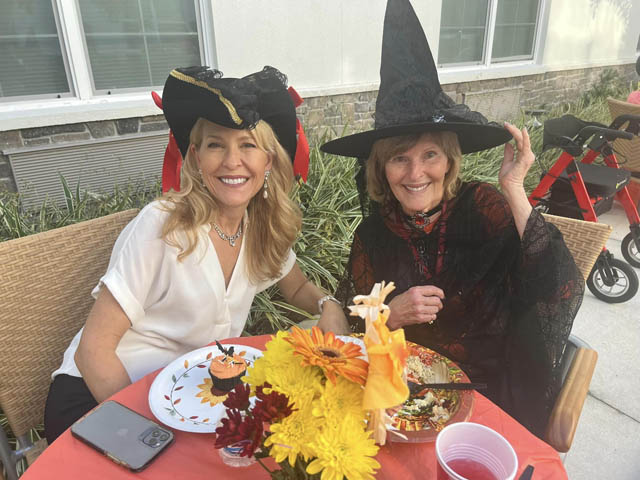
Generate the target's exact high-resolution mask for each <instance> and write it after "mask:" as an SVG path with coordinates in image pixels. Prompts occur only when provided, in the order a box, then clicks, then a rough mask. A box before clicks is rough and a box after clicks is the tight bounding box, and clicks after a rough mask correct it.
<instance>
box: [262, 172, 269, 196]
mask: <svg viewBox="0 0 640 480" xmlns="http://www.w3.org/2000/svg"><path fill="white" fill-rule="evenodd" d="M269 175H271V170H267V171H266V172H264V191H263V192H262V198H264V199H265V200H266V199H267V198H268V197H269V192H267V187H268V186H269V185H268V184H267V180H269Z"/></svg>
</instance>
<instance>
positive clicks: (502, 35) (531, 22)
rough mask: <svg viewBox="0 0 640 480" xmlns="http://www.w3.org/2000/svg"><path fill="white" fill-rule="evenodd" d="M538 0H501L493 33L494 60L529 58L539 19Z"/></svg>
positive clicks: (531, 54) (506, 60)
mask: <svg viewBox="0 0 640 480" xmlns="http://www.w3.org/2000/svg"><path fill="white" fill-rule="evenodd" d="M539 5H540V2H539V1H538V0H500V1H499V2H498V12H497V15H496V26H495V30H494V34H493V49H492V53H491V60H492V61H493V62H508V61H510V60H529V59H531V58H533V45H534V43H535V37H536V20H537V19H538V8H539Z"/></svg>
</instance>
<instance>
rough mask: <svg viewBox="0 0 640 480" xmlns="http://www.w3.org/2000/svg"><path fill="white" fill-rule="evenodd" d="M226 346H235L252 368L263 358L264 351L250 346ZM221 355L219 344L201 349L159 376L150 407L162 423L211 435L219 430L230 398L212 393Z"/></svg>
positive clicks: (153, 387) (227, 345)
mask: <svg viewBox="0 0 640 480" xmlns="http://www.w3.org/2000/svg"><path fill="white" fill-rule="evenodd" d="M224 347H225V348H228V347H234V350H235V352H236V353H237V354H239V355H242V356H243V357H244V358H245V359H246V360H247V361H248V363H249V366H251V365H253V362H254V361H255V360H256V359H257V358H259V357H261V356H262V352H261V351H260V350H258V349H256V348H253V347H248V346H246V345H230V344H225V345H224ZM243 352H244V354H243ZM220 354H221V352H220V350H218V347H216V346H215V345H213V346H209V347H204V348H199V349H198V350H194V351H193V352H189V353H187V354H185V355H183V356H181V357H179V358H177V359H175V360H174V361H173V362H171V363H170V364H169V365H167V366H166V367H165V368H164V369H163V370H162V371H161V372H160V373H159V374H158V376H157V377H156V378H155V380H154V381H153V383H152V384H151V388H150V389H149V407H150V408H151V412H153V414H154V415H155V416H156V418H157V419H158V420H160V421H161V422H162V423H164V424H165V425H167V426H169V427H171V428H175V429H178V430H184V431H186V432H197V433H211V432H213V431H214V430H215V429H216V426H217V425H218V421H219V420H220V418H221V417H222V415H223V414H224V411H225V408H224V405H222V402H224V400H225V399H226V398H227V396H226V395H222V396H216V395H214V394H213V393H212V392H211V387H212V382H211V377H210V376H209V364H210V363H211V359H212V358H214V357H216V356H218V355H220Z"/></svg>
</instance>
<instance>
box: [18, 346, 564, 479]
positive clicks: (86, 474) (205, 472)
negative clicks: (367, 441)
mask: <svg viewBox="0 0 640 480" xmlns="http://www.w3.org/2000/svg"><path fill="white" fill-rule="evenodd" d="M268 339H269V337H268V336H266V335H265V336H261V337H242V338H237V339H229V340H227V341H226V342H223V343H241V344H246V345H249V346H252V347H256V348H259V349H264V344H265V343H266V342H267V340H268ZM157 374H158V372H154V373H151V374H149V375H147V376H146V377H144V378H143V379H141V380H139V381H138V382H136V383H134V384H133V385H130V386H128V387H127V388H125V389H124V390H122V391H120V392H118V393H117V394H115V395H114V396H113V397H112V399H113V400H116V401H118V402H120V403H122V404H124V405H126V406H128V407H129V408H131V409H133V410H135V411H137V412H139V413H141V414H142V415H145V416H146V417H149V418H154V417H153V414H152V413H151V410H150V409H149V404H148V402H147V396H148V393H149V388H150V387H151V383H152V382H153V379H154V378H155V377H156V375H157ZM470 421H472V422H477V423H482V424H484V425H487V426H489V427H491V428H493V429H494V430H496V431H498V432H500V433H501V434H502V435H503V436H504V437H505V438H506V439H507V440H508V441H509V442H510V443H511V445H513V448H514V449H515V451H516V453H517V454H518V462H519V469H518V470H519V472H518V475H519V474H520V473H521V472H522V470H524V468H525V467H526V466H527V465H529V464H530V465H533V466H534V467H535V472H534V478H535V479H536V480H543V479H566V478H567V474H566V472H565V469H564V467H563V465H562V461H561V460H560V457H559V456H558V454H557V453H556V451H555V450H554V449H553V448H551V447H550V446H549V445H547V444H546V443H544V442H543V441H542V440H540V439H538V438H537V437H535V436H534V435H532V434H531V433H529V432H528V431H527V430H526V429H525V428H524V427H523V426H521V425H520V424H519V423H518V422H516V421H515V420H514V419H513V418H511V417H510V416H509V415H507V414H506V413H505V412H503V411H502V410H501V409H500V408H499V407H497V406H496V405H494V404H493V403H492V402H490V401H489V400H487V399H486V398H485V397H483V396H482V395H480V394H478V393H476V397H475V404H474V408H473V414H472V415H471V420H470ZM174 433H175V442H174V444H173V445H171V446H170V447H169V448H168V449H167V450H166V451H165V452H164V453H162V454H161V455H160V456H159V457H158V458H157V459H156V460H154V461H153V463H151V465H149V467H147V468H146V469H145V470H143V471H142V472H140V473H135V474H134V473H131V472H129V471H128V470H126V469H124V468H123V467H120V466H118V465H116V464H114V463H113V462H111V461H110V460H109V459H107V458H106V457H103V456H102V455H101V454H99V453H98V452H96V451H94V450H93V449H92V448H90V447H88V446H86V445H85V444H84V443H82V442H80V441H79V440H76V439H75V438H73V436H72V435H71V433H70V432H69V430H67V431H66V432H65V433H64V434H62V435H61V436H60V437H59V438H58V439H57V440H56V441H55V442H54V443H53V444H52V445H50V446H49V447H48V448H47V449H46V450H45V451H44V453H42V455H40V457H39V458H38V460H36V462H35V463H34V464H33V465H32V466H31V467H29V468H28V469H27V471H26V472H25V474H24V475H23V476H22V478H23V479H24V480H36V479H37V480H43V479H56V480H59V479H67V478H81V479H84V480H90V479H100V480H103V479H110V480H117V479H126V478H139V479H149V480H161V479H167V480H176V479H183V478H185V479H187V478H188V479H206V480H211V479H212V478H216V479H224V478H233V479H242V480H244V479H246V480H257V479H260V478H264V479H267V478H269V477H268V475H267V474H266V472H265V471H264V470H263V469H262V467H260V466H259V465H258V464H254V465H252V466H250V467H245V468H232V467H228V466H226V465H225V464H223V463H222V460H221V459H220V456H219V455H218V452H217V450H216V449H215V448H214V447H213V443H214V441H213V435H212V434H201V433H189V432H182V431H175V432H174ZM377 459H378V461H379V462H380V464H381V465H382V468H381V469H380V470H379V471H378V475H377V476H376V478H379V479H394V480H395V479H403V480H404V479H406V480H410V479H416V480H417V479H420V480H424V479H430V478H433V479H435V478H436V475H435V469H436V460H435V453H434V443H433V442H432V443H420V444H406V443H391V444H388V445H386V446H384V447H382V448H381V449H380V451H379V452H378V456H377ZM272 465H274V464H272ZM516 478H517V477H516Z"/></svg>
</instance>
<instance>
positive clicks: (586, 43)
mask: <svg viewBox="0 0 640 480" xmlns="http://www.w3.org/2000/svg"><path fill="white" fill-rule="evenodd" d="M638 35H640V1H638V0H570V1H569V0H553V1H552V2H551V4H550V11H549V24H548V27H547V35H546V39H545V44H544V52H543V55H542V62H541V63H542V64H543V66H545V67H548V68H550V69H557V68H558V67H562V68H571V67H572V66H578V67H584V66H589V65H606V64H619V63H633V62H635V59H636V45H637V44H638Z"/></svg>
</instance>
